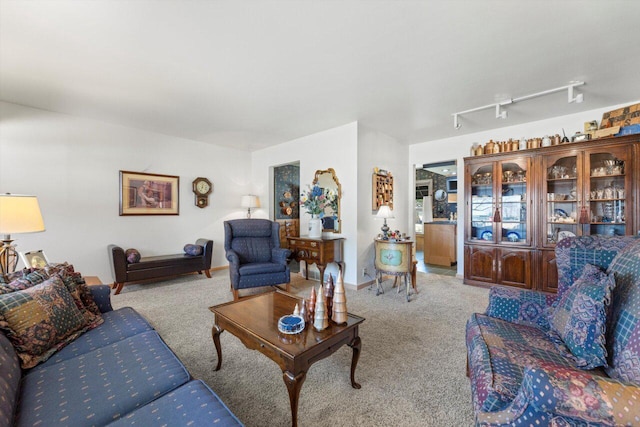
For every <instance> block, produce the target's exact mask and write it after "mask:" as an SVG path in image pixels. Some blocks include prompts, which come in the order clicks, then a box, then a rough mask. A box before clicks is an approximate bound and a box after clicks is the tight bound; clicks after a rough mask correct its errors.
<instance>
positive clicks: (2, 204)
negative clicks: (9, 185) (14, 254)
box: [0, 193, 45, 234]
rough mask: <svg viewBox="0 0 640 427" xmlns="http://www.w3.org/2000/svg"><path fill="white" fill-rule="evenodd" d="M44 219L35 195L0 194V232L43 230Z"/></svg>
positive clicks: (13, 232)
mask: <svg viewBox="0 0 640 427" xmlns="http://www.w3.org/2000/svg"><path fill="white" fill-rule="evenodd" d="M44 230H45V228H44V221H43V219H42V214H41V213H40V205H39V204H38V198H37V197H36V196H25V195H22V194H9V193H7V194H0V234H17V233H35V232H38V231H44Z"/></svg>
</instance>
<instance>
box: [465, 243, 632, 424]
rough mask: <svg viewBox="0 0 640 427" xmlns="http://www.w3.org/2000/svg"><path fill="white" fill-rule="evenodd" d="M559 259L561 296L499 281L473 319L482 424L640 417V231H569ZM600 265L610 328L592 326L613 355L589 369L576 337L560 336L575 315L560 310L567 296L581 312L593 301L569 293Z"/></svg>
mask: <svg viewBox="0 0 640 427" xmlns="http://www.w3.org/2000/svg"><path fill="white" fill-rule="evenodd" d="M556 260H557V265H558V276H559V283H558V294H557V295H551V294H545V293H542V292H536V291H529V290H519V289H513V288H506V287H494V288H492V289H491V291H490V294H489V307H488V308H487V311H486V312H485V313H484V314H474V315H472V317H471V319H470V320H469V321H468V323H467V331H466V337H467V356H468V375H469V379H470V380H471V389H472V400H473V406H474V411H475V415H476V425H478V426H523V425H526V426H529V425H531V426H544V425H554V426H587V425H588V426H609V425H640V239H636V238H634V237H632V236H625V237H596V236H583V237H578V238H569V239H564V240H562V241H560V242H559V243H558V245H557V246H556ZM589 265H591V266H595V267H590V266H589ZM594 269H598V270H600V271H601V272H602V273H601V277H603V278H608V280H610V282H611V286H610V288H608V289H611V288H613V290H612V291H611V292H610V293H605V296H604V298H603V301H604V302H603V311H602V313H603V316H602V317H604V319H603V322H604V323H602V324H601V325H602V327H601V328H596V329H598V330H595V331H593V330H590V331H591V332H594V333H599V334H600V336H601V338H602V347H603V351H604V358H605V359H606V360H603V361H602V363H601V366H599V367H597V368H593V369H589V370H586V369H580V368H578V367H576V366H577V365H576V358H575V357H572V354H571V351H569V345H570V344H571V343H570V340H568V339H567V340H566V343H565V342H563V341H562V340H554V332H553V331H551V330H552V329H554V325H555V322H557V319H558V318H559V317H562V316H566V315H567V313H565V312H561V313H560V315H558V314H557V310H559V308H558V307H560V310H561V309H562V304H563V303H564V302H565V301H567V300H569V301H570V302H571V304H568V305H567V307H569V309H573V310H574V311H576V312H577V314H578V317H579V316H580V315H582V316H583V318H584V316H585V313H587V312H588V311H585V310H587V309H590V308H592V306H593V304H591V303H592V301H590V300H589V298H588V297H585V296H584V295H580V297H581V298H583V299H580V298H577V299H573V300H571V299H570V298H569V297H570V296H571V295H572V294H574V293H576V289H577V287H579V286H582V285H585V283H584V282H585V281H584V279H583V278H584V275H585V271H586V270H594ZM603 270H606V272H604V271H603ZM586 285H587V286H590V285H593V283H586ZM585 301H586V302H588V303H589V304H586V303H585ZM607 303H610V304H607ZM607 305H609V306H608V307H607ZM581 310H582V311H581ZM574 314H575V313H574ZM588 317H592V316H588ZM581 322H582V320H581ZM583 323H584V322H583ZM586 323H589V322H586ZM605 326H606V327H605ZM573 327H575V325H573ZM570 329H571V328H570V327H569V328H568V330H570ZM571 334H574V335H578V333H577V332H576V331H575V330H570V334H569V337H571V336H572V335H571ZM592 341H593V340H592ZM588 344H589V345H591V344H592V342H588ZM594 347H595V345H594ZM589 367H590V366H589Z"/></svg>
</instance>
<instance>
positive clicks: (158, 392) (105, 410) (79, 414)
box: [16, 331, 189, 426]
mask: <svg viewBox="0 0 640 427" xmlns="http://www.w3.org/2000/svg"><path fill="white" fill-rule="evenodd" d="M188 380H189V373H188V372H187V370H186V369H185V367H184V366H183V365H182V363H180V361H179V360H178V359H177V357H176V356H175V355H174V354H173V353H172V352H171V350H170V349H169V348H168V347H167V345H166V344H165V343H164V342H163V341H162V339H161V338H160V336H159V335H158V334H157V333H156V332H155V331H149V332H143V333H141V334H138V335H135V336H133V337H129V338H127V339H124V340H122V341H119V342H117V343H114V344H111V345H109V346H107V347H103V348H100V349H97V350H94V351H91V352H89V353H86V354H83V355H80V356H78V357H74V358H72V359H67V360H64V361H62V362H59V363H56V364H51V365H48V366H46V367H43V368H41V369H38V370H32V371H30V372H28V373H27V374H26V375H25V376H24V377H23V380H22V389H21V398H20V403H19V407H18V412H17V417H16V418H17V420H16V425H17V426H35V425H42V426H45V425H46V426H56V425H65V426H74V425H105V424H107V423H109V422H111V421H114V420H116V419H118V418H120V417H121V416H123V415H125V414H127V413H129V412H131V411H133V410H135V409H136V408H139V407H141V406H144V405H146V404H147V403H149V402H151V401H153V400H155V399H157V398H158V397H160V396H162V395H164V394H166V393H168V392H170V391H171V390H174V389H176V388H177V387H179V386H181V385H182V384H184V383H186V382H187V381H188Z"/></svg>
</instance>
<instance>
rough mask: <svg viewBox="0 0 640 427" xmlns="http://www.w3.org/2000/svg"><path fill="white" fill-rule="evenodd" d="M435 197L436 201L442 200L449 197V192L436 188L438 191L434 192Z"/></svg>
mask: <svg viewBox="0 0 640 427" xmlns="http://www.w3.org/2000/svg"><path fill="white" fill-rule="evenodd" d="M433 197H434V198H435V199H436V201H438V202H442V201H444V200H445V199H446V198H447V192H446V191H444V190H436V192H435V193H434V194H433Z"/></svg>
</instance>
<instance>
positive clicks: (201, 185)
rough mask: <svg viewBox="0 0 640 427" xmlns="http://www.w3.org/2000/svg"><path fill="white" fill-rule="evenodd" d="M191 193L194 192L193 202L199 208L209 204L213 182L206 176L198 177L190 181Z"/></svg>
mask: <svg viewBox="0 0 640 427" xmlns="http://www.w3.org/2000/svg"><path fill="white" fill-rule="evenodd" d="M192 189H193V193H194V194H195V197H196V198H195V203H196V206H197V207H199V208H205V207H207V206H209V194H211V193H212V192H213V184H211V181H209V180H208V179H207V178H202V177H198V178H196V179H194V180H193V183H192Z"/></svg>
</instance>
